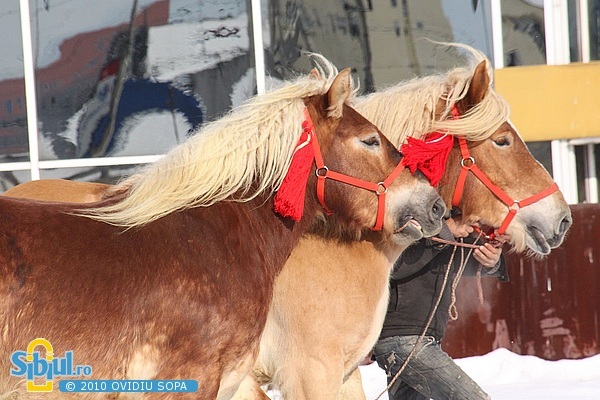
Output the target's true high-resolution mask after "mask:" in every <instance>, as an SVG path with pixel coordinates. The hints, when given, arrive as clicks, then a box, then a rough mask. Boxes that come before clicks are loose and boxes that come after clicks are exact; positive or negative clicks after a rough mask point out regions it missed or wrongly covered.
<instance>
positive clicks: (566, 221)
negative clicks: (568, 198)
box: [559, 216, 573, 235]
mask: <svg viewBox="0 0 600 400" xmlns="http://www.w3.org/2000/svg"><path fill="white" fill-rule="evenodd" d="M572 223H573V220H572V219H571V218H570V217H569V216H567V217H564V218H563V219H562V221H560V227H559V229H560V230H559V232H560V234H561V235H562V234H564V233H565V232H567V230H568V229H569V228H570V227H571V224H572Z"/></svg>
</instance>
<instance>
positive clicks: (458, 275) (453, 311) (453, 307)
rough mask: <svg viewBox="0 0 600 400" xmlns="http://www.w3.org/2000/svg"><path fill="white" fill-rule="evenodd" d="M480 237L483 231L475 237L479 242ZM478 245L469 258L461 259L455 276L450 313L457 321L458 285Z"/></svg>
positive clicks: (471, 249)
mask: <svg viewBox="0 0 600 400" xmlns="http://www.w3.org/2000/svg"><path fill="white" fill-rule="evenodd" d="M479 239H481V232H479V235H478V236H477V239H475V241H476V242H477V241H478V240H479ZM460 242H461V243H462V239H461V240H460ZM463 244H464V243H463ZM477 247H479V246H475V247H470V250H469V254H467V258H466V259H465V260H464V262H463V259H461V264H460V268H459V269H458V272H457V273H456V276H455V277H454V281H453V282H452V293H451V295H450V296H451V299H452V300H451V302H450V307H448V315H449V316H450V319H451V320H452V321H456V320H457V319H458V309H457V308H456V287H457V286H458V282H459V281H460V278H461V277H462V274H463V272H464V270H465V266H466V265H467V260H468V259H469V258H470V257H471V254H472V253H473V250H474V249H475V248H477ZM463 249H464V247H463ZM461 250H462V249H461ZM479 268H481V266H479ZM448 269H450V264H448ZM479 271H481V269H479V270H478V272H479ZM479 278H480V279H481V275H479ZM479 283H481V280H480V281H479Z"/></svg>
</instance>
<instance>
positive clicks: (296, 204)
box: [274, 121, 315, 221]
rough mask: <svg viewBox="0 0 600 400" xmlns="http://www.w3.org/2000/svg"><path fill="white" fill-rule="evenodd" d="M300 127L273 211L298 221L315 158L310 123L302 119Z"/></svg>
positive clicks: (276, 195)
mask: <svg viewBox="0 0 600 400" xmlns="http://www.w3.org/2000/svg"><path fill="white" fill-rule="evenodd" d="M302 128H303V130H302V135H301V136H300V140H299V141H298V146H297V147H296V152H295V153H294V156H293V157H292V163H291V164H290V168H289V169H288V172H287V174H286V175H285V178H283V182H282V183H281V186H280V187H279V190H278V191H277V193H276V194H275V199H274V202H275V212H277V213H278V214H280V215H282V216H284V217H290V218H292V219H293V220H294V221H300V218H302V214H303V213H304V198H305V196H306V184H307V182H308V176H309V174H310V170H311V167H312V163H313V160H314V159H315V153H314V150H313V146H312V143H311V137H310V133H311V132H312V131H313V126H312V123H310V122H309V121H304V123H303V124H302Z"/></svg>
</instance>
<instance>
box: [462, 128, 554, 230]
mask: <svg viewBox="0 0 600 400" xmlns="http://www.w3.org/2000/svg"><path fill="white" fill-rule="evenodd" d="M457 140H458V143H459V146H460V153H461V155H462V160H461V161H460V165H461V169H460V173H459V175H458V179H457V181H456V189H455V190H454V196H453V197H452V206H453V207H459V205H460V201H461V199H462V195H463V192H464V189H465V182H466V181H467V174H468V173H469V171H470V172H472V173H473V174H474V175H475V176H476V177H477V179H479V180H480V181H481V183H483V184H484V185H485V187H487V188H488V189H489V190H490V191H491V192H492V193H494V195H495V196H496V197H498V198H499V199H500V200H501V201H502V202H503V203H504V204H506V206H507V207H508V215H506V218H504V221H503V222H502V225H500V228H499V229H498V232H497V233H491V234H489V235H487V236H488V239H494V237H495V236H496V234H497V235H502V234H504V233H505V232H506V229H507V228H508V225H509V224H510V222H511V221H512V219H513V218H514V216H515V215H516V214H517V211H519V209H521V208H523V207H526V206H528V205H530V204H533V203H535V202H537V201H539V200H541V199H543V198H544V197H547V196H550V195H551V194H552V193H554V192H556V191H557V190H558V185H557V184H556V182H554V183H553V184H552V185H550V187H548V188H547V189H545V190H542V191H541V192H539V193H536V194H534V195H533V196H530V197H527V198H525V199H523V200H513V199H512V198H511V197H510V196H509V195H508V194H506V192H505V191H503V190H502V189H500V188H499V187H498V186H496V185H495V184H494V183H493V182H492V181H491V180H490V179H489V178H488V177H487V175H486V174H485V173H484V172H483V171H482V170H481V169H480V168H479V167H478V166H477V164H475V159H474V158H473V157H472V156H471V154H470V153H469V147H468V145H467V141H466V140H465V139H463V138H457Z"/></svg>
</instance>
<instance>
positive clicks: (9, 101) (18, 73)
mask: <svg viewBox="0 0 600 400" xmlns="http://www.w3.org/2000/svg"><path fill="white" fill-rule="evenodd" d="M20 18H21V17H20V13H19V1H18V0H3V1H2V2H0V37H2V56H1V57H0V161H1V162H15V161H27V160H28V159H29V145H28V143H27V111H26V109H25V81H24V79H23V49H22V43H21V22H20ZM2 175H5V174H2Z"/></svg>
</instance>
